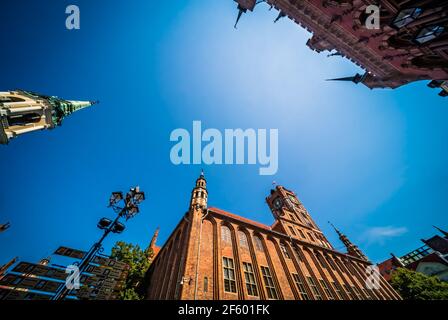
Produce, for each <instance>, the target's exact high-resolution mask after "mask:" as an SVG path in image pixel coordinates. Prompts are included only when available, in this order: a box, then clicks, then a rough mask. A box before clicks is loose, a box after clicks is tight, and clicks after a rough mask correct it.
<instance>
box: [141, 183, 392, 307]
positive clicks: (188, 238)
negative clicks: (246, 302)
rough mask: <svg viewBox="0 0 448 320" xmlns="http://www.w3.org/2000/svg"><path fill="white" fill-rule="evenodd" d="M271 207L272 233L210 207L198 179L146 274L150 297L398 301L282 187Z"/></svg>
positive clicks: (269, 200) (354, 251) (364, 260)
mask: <svg viewBox="0 0 448 320" xmlns="http://www.w3.org/2000/svg"><path fill="white" fill-rule="evenodd" d="M266 201H267V204H268V205H269V207H270V208H271V211H272V213H273V215H274V218H275V222H274V223H273V225H272V226H268V225H264V224H261V223H258V222H255V221H252V220H249V219H246V218H243V217H241V216H238V215H235V214H232V213H229V212H226V211H224V210H221V209H218V208H213V207H208V206H207V202H208V192H207V187H206V180H205V178H204V176H203V175H201V176H200V177H199V178H198V179H197V181H196V186H195V188H194V189H193V191H192V194H191V201H190V206H189V210H188V212H187V213H186V214H185V215H184V216H183V218H182V219H181V221H180V222H179V224H178V225H177V227H176V228H175V229H174V231H173V232H172V234H171V235H170V237H169V238H168V240H167V241H166V243H165V245H164V246H163V247H162V248H161V249H160V251H159V252H158V254H157V256H156V257H155V259H154V260H153V262H152V264H151V267H150V268H149V270H148V271H147V274H146V282H147V298H148V299H188V300H196V299H204V300H221V299H225V300H227V299H250V300H253V299H262V300H266V299H297V300H320V299H322V300H327V299H328V300H330V299H336V300H351V299H353V300H355V299H360V300H364V299H381V300H382V299H400V297H399V295H398V294H397V293H396V292H395V291H394V290H393V289H392V287H391V286H390V285H389V284H388V283H387V282H386V281H385V280H384V279H383V278H382V277H381V276H379V274H378V276H379V277H378V278H377V284H378V285H379V286H378V287H377V288H376V289H369V286H368V285H367V283H368V279H367V276H368V272H366V270H367V269H368V268H369V266H371V263H370V262H369V261H368V260H367V258H366V257H365V255H364V254H363V253H362V252H361V251H360V250H359V248H358V247H357V246H355V245H354V244H352V243H351V242H350V241H349V240H348V238H347V237H346V236H344V235H343V234H342V233H340V232H339V231H337V232H338V233H339V236H340V239H341V241H342V242H343V243H344V245H345V246H346V247H347V251H348V253H347V254H345V253H341V252H338V251H336V250H335V249H334V248H333V246H332V245H331V244H330V243H329V242H328V240H327V239H326V237H325V235H324V234H323V233H322V231H321V230H320V229H319V227H318V226H317V225H316V224H315V222H314V221H313V219H312V218H311V216H310V215H309V213H308V211H307V210H306V209H305V208H304V206H303V205H302V204H301V203H300V201H299V200H298V199H297V197H296V195H295V194H294V193H293V192H291V191H289V190H287V189H285V188H283V187H281V186H277V187H276V188H275V189H273V190H271V193H270V195H269V196H268V197H267V198H266ZM370 288H371V287H370Z"/></svg>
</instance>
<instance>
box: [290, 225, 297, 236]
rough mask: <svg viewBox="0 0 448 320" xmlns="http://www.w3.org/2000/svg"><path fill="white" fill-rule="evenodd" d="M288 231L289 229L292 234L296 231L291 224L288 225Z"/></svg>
mask: <svg viewBox="0 0 448 320" xmlns="http://www.w3.org/2000/svg"><path fill="white" fill-rule="evenodd" d="M289 231H291V234H292V235H293V236H295V235H296V232H295V231H294V228H293V227H292V226H289Z"/></svg>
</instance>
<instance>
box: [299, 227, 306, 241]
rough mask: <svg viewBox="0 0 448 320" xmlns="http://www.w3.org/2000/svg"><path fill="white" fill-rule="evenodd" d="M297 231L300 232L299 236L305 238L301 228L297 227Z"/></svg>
mask: <svg viewBox="0 0 448 320" xmlns="http://www.w3.org/2000/svg"><path fill="white" fill-rule="evenodd" d="M299 233H300V236H301V237H302V238H303V239H306V237H305V234H304V233H303V231H302V230H301V229H299Z"/></svg>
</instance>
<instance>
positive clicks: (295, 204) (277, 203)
mask: <svg viewBox="0 0 448 320" xmlns="http://www.w3.org/2000/svg"><path fill="white" fill-rule="evenodd" d="M266 202H267V203H268V205H269V208H270V209H271V211H272V214H273V215H274V218H275V219H276V222H275V223H274V226H273V229H275V230H277V231H279V232H283V233H285V234H287V235H289V236H290V237H292V238H296V239H299V240H302V241H307V242H310V243H313V244H315V245H319V246H322V247H325V248H330V249H332V248H333V247H332V246H331V244H330V242H329V241H328V240H327V239H326V238H325V236H324V234H323V233H322V231H321V230H320V229H319V227H318V226H317V225H316V223H315V222H314V221H313V219H312V218H311V216H310V215H309V213H308V211H307V210H306V208H305V207H304V206H303V204H302V203H301V202H300V200H299V199H298V198H297V196H296V194H295V193H294V192H292V191H289V190H287V189H286V188H284V187H282V186H276V187H275V189H272V190H271V194H270V195H269V196H268V197H267V198H266Z"/></svg>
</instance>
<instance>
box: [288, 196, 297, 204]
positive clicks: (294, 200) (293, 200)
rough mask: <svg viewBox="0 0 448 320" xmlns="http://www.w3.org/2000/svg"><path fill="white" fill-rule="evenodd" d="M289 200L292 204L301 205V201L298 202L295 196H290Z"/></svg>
mask: <svg viewBox="0 0 448 320" xmlns="http://www.w3.org/2000/svg"><path fill="white" fill-rule="evenodd" d="M289 199H290V200H291V201H292V203H294V204H296V205H299V200H297V198H296V197H294V196H293V195H289Z"/></svg>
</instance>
